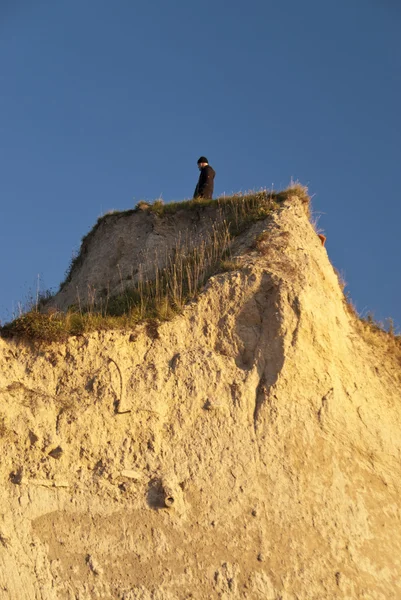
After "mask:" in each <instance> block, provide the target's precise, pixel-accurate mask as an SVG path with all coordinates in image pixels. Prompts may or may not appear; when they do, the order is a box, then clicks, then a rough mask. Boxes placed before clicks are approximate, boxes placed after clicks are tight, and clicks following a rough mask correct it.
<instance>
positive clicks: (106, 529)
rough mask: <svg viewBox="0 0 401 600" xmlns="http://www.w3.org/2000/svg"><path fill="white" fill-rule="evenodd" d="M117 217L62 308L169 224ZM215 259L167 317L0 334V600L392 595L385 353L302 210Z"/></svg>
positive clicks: (396, 364)
mask: <svg viewBox="0 0 401 600" xmlns="http://www.w3.org/2000/svg"><path fill="white" fill-rule="evenodd" d="M135 218H138V224H137V225H135V223H132V222H131V223H130V225H129V226H128V225H127V223H124V217H121V219H122V220H120V224H119V227H120V229H119V232H118V235H117V237H116V236H114V237H113V233H112V229H107V230H106V229H105V232H104V238H102V235H101V233H102V232H101V231H100V229H99V230H98V233H97V235H98V237H97V238H96V244H95V243H94V244H93V246H92V248H88V256H87V260H88V263H85V260H86V257H83V261H82V264H80V266H79V269H78V270H77V271H76V276H77V279H75V281H74V280H73V278H71V281H70V285H66V286H65V287H64V289H63V290H62V291H61V296H59V297H58V299H57V300H58V302H59V305H60V306H61V307H62V308H63V309H65V308H67V306H68V305H69V304H71V302H74V300H73V292H74V293H75V291H76V288H78V289H80V288H79V286H80V285H81V283H80V282H82V292H81V293H82V294H83V290H84V287H85V286H86V285H87V281H88V278H89V279H91V282H92V283H91V285H93V286H94V287H96V286H102V285H104V287H105V286H106V282H105V281H104V279H105V278H107V279H108V280H109V282H110V285H113V286H114V285H115V286H117V287H118V285H121V279H122V278H124V277H125V276H127V277H128V275H129V267H128V265H129V264H132V256H133V255H134V253H135V252H136V250H135V249H134V248H133V245H135V244H137V246H138V248H139V247H140V249H143V248H144V247H146V245H148V247H152V248H154V246H155V245H156V246H157V247H158V248H160V245H158V244H157V240H156V238H155V236H159V238H158V239H160V238H162V237H163V231H164V232H166V231H167V229H168V228H171V229H172V230H177V228H179V229H180V230H182V229H183V226H182V223H183V221H180V222H178V221H176V222H175V221H174V216H171V217H169V219H170V220H169V221H165V222H163V219H162V218H160V220H159V221H158V222H157V228H158V229H157V231H155V228H153V230H152V231H148V229H146V227H145V225H146V219H148V220H149V219H150V217H149V216H147V215H146V214H145V213H143V214H141V215H139V216H138V217H135ZM185 218H188V219H193V218H195V217H194V215H189V216H187V217H185V216H181V217H180V219H185ZM142 221H143V222H144V223H145V225H144V224H143V223H142ZM205 223H206V221H204V222H203V223H202V222H200V225H198V229H199V227H202V226H203V225H204V224H205ZM135 227H137V228H136V229H135ZM191 227H192V224H191ZM160 231H161V232H162V234H160ZM191 231H193V229H192V230H191ZM174 235H175V234H174ZM152 236H153V237H152ZM166 236H167V234H166ZM167 237H168V236H167ZM191 239H192V240H195V242H194V243H196V236H193V237H192V238H191ZM102 240H103V241H102ZM107 248H108V249H109V250H107ZM110 248H113V250H110ZM116 248H119V250H118V252H119V256H118V259H116V258H115V257H114V255H113V257H114V258H111V254H112V252H115V251H116V250H115V249H116ZM127 253H128V254H129V253H131V254H130V256H131V260H130V259H129V256H128V254H127ZM161 254H162V252H161ZM107 256H108V257H109V262H108V263H107V264H108V266H107V271H102V268H103V267H102V265H103V266H104V265H105V261H106V258H107ZM235 256H237V259H236V265H235V268H234V269H233V270H230V271H228V272H225V273H220V274H218V275H215V276H214V277H212V278H211V279H210V280H209V281H208V282H207V284H206V286H205V287H204V289H203V291H202V292H201V293H200V295H199V297H198V298H197V299H196V300H194V301H192V302H191V303H189V304H188V305H187V306H186V307H185V308H184V309H183V311H182V312H181V313H180V314H178V315H177V316H175V317H174V318H173V319H172V320H170V321H166V322H155V321H152V322H151V323H149V322H144V323H142V324H138V325H136V326H135V327H131V328H129V329H123V330H120V331H117V330H115V331H99V332H93V333H90V334H84V335H81V336H76V337H70V338H69V339H68V340H67V341H65V342H57V343H52V344H47V345H43V344H34V343H31V342H29V343H28V342H26V341H24V340H21V339H18V338H15V339H1V338H0V445H1V455H0V456H1V463H0V475H1V479H2V485H1V492H0V598H4V599H10V600H33V599H35V600H73V599H79V600H89V599H92V598H103V599H107V600H111V599H113V600H114V599H121V600H134V599H135V600H137V599H138V600H184V599H189V598H192V599H199V600H209V599H214V598H216V599H217V598H222V599H225V600H228V599H246V600H259V599H260V600H262V599H263V600H323V599H335V598H339V599H340V598H344V599H350V600H351V599H352V600H354V599H357V598H358V599H364V600H368V599H369V600H372V599H375V600H376V599H380V600H389V599H393V598H394V599H396V598H401V520H400V519H401V483H400V482H401V434H400V422H401V393H400V388H401V362H400V361H401V351H400V348H399V344H398V342H397V340H395V339H394V338H391V337H390V336H388V335H386V334H384V333H382V332H380V331H377V332H375V331H373V330H370V329H369V328H367V327H366V326H365V325H363V324H362V323H361V322H360V321H359V320H358V319H357V318H356V317H355V315H353V314H352V311H350V310H349V307H348V306H347V304H346V302H345V301H344V296H343V292H342V290H341V288H340V285H339V282H338V278H337V276H336V274H335V272H334V270H333V267H332V265H331V264H330V261H329V259H328V256H327V252H326V249H325V248H324V247H323V246H322V244H321V243H320V240H319V238H318V237H317V235H316V233H315V231H314V230H313V228H312V226H311V225H310V222H309V219H308V216H307V214H306V210H305V203H304V201H303V200H302V199H299V198H297V197H296V196H292V197H289V198H288V199H287V200H285V201H284V202H283V203H281V204H280V206H279V207H278V208H277V210H275V211H274V212H273V213H272V215H271V216H269V217H268V218H267V219H265V220H264V221H259V222H257V223H255V224H253V225H251V226H250V228H248V229H247V230H245V231H243V232H242V233H241V235H240V236H239V237H238V238H236V241H235V243H234V246H233V247H232V257H231V258H232V260H233V261H234V259H235ZM113 261H114V262H113ZM124 261H125V263H126V265H127V267H126V269H125V267H124V264H125V263H124ZM234 262H235V261H234ZM117 263H118V264H119V265H121V266H120V274H119V273H118V269H117V270H116V264H117ZM121 273H122V275H121ZM134 276H135V274H134V273H132V277H134ZM79 277H81V279H79ZM96 278H97V279H96ZM113 278H114V279H113ZM102 282H103V283H102ZM73 288H75V290H73Z"/></svg>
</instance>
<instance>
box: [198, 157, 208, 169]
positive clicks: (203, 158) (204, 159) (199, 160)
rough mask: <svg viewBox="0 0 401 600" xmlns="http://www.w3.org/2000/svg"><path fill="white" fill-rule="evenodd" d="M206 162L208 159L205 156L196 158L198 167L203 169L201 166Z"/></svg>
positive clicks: (204, 165)
mask: <svg viewBox="0 0 401 600" xmlns="http://www.w3.org/2000/svg"><path fill="white" fill-rule="evenodd" d="M208 164H209V161H208V159H207V158H206V156H201V157H200V158H198V169H203V167H206V165H208Z"/></svg>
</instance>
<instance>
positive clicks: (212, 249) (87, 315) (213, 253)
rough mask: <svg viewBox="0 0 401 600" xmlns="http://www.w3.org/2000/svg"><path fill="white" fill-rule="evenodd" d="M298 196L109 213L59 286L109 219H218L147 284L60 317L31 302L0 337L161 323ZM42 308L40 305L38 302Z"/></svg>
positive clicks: (294, 190) (296, 189)
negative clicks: (214, 215) (189, 213)
mask: <svg viewBox="0 0 401 600" xmlns="http://www.w3.org/2000/svg"><path fill="white" fill-rule="evenodd" d="M291 196H298V197H299V198H301V199H302V200H303V201H305V203H309V196H308V194H307V189H306V188H304V187H303V186H300V185H294V186H291V187H290V188H288V189H286V190H284V191H282V192H270V191H261V192H256V193H250V194H245V195H243V194H238V195H236V196H230V197H222V198H218V199H217V200H202V199H197V200H189V201H185V202H175V203H171V204H166V205H164V204H162V202H160V201H156V202H154V203H153V204H146V207H144V206H143V205H141V204H140V205H139V206H138V207H137V208H136V209H134V210H131V211H124V212H119V213H112V214H108V215H105V216H104V217H102V218H101V219H99V220H98V222H97V223H96V225H95V226H94V228H93V229H92V231H91V232H90V233H88V234H87V235H86V236H85V237H84V238H83V240H82V245H81V252H80V254H79V256H78V257H76V259H75V260H74V261H73V263H72V264H71V266H70V269H69V272H68V274H67V277H66V280H65V282H64V283H63V284H62V285H61V286H60V289H61V288H62V287H63V285H65V284H66V283H67V282H68V281H69V280H71V277H72V272H73V270H74V269H75V268H76V267H78V266H79V263H80V262H82V261H83V258H82V257H83V255H84V254H85V248H86V247H87V244H88V242H89V240H90V238H91V236H93V235H94V233H95V231H96V230H97V229H98V228H99V226H100V225H101V224H102V223H104V222H105V221H106V220H107V219H110V218H121V217H124V216H126V215H129V214H132V213H133V212H135V211H139V210H144V209H145V210H147V211H149V212H151V213H154V214H156V215H157V216H158V217H163V216H164V215H171V214H174V213H176V212H178V211H179V210H195V209H197V210H202V209H204V208H205V207H209V206H216V207H217V208H218V209H219V210H221V211H222V215H223V217H224V218H223V219H222V221H221V223H220V224H219V225H216V226H215V227H214V229H213V231H212V232H211V233H210V236H209V237H208V238H206V239H205V240H203V241H202V242H201V243H200V244H199V246H198V247H195V248H191V249H188V248H183V247H177V248H175V249H174V251H173V253H172V254H171V256H170V257H169V260H168V264H167V265H166V267H165V268H163V269H159V268H158V267H157V265H155V276H154V278H153V279H152V280H148V279H146V276H145V275H143V276H141V269H139V272H140V275H139V278H138V281H137V282H136V283H135V284H132V283H131V285H130V286H129V287H128V286H127V287H125V289H124V291H123V293H121V294H119V295H117V296H113V297H109V296H106V297H102V298H99V299H95V298H93V300H92V301H91V302H90V303H89V304H88V305H85V306H82V305H81V303H80V302H79V301H78V303H77V305H76V306H73V307H71V308H70V309H69V310H68V311H67V312H66V313H65V312H61V311H57V310H49V311H48V312H45V311H44V310H43V308H41V306H40V302H39V303H38V302H36V303H35V306H34V307H31V308H30V309H28V310H27V311H26V312H25V313H24V314H21V315H20V316H19V317H18V318H16V319H14V320H13V321H12V322H11V323H8V324H6V325H4V326H3V327H2V328H1V329H0V333H1V335H2V336H3V337H17V338H22V339H30V340H37V341H42V342H53V341H63V340H66V339H67V338H68V336H70V335H81V334H84V333H88V332H90V331H95V330H107V329H129V328H130V327H132V326H134V325H135V324H138V323H140V322H143V321H146V320H149V319H150V320H152V321H154V320H155V319H156V320H166V319H170V318H172V317H173V316H174V315H175V314H177V313H178V312H180V311H181V310H182V308H183V306H184V305H185V304H186V303H187V302H189V301H190V300H192V299H194V298H196V296H197V295H198V293H199V291H200V289H201V288H202V286H204V284H205V283H206V281H207V280H208V279H209V278H210V277H211V276H212V275H214V274H216V273H218V272H222V271H226V270H229V269H232V268H235V266H236V265H235V264H233V262H232V261H231V260H230V258H231V257H230V244H231V242H232V240H233V239H234V238H235V237H236V236H238V235H239V234H240V233H241V232H243V231H244V230H246V229H247V228H248V227H249V226H250V225H252V223H255V222H256V221H259V220H262V219H265V218H266V217H267V216H268V215H269V214H271V213H272V211H274V210H277V208H278V207H279V206H280V203H281V202H283V201H284V200H286V199H288V198H290V197H291ZM44 304H46V302H44Z"/></svg>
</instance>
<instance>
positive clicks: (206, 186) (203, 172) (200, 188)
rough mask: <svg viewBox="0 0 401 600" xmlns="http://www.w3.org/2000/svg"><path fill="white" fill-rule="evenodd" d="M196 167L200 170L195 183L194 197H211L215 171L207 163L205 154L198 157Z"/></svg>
mask: <svg viewBox="0 0 401 600" xmlns="http://www.w3.org/2000/svg"><path fill="white" fill-rule="evenodd" d="M198 169H199V171H200V175H199V180H198V183H197V184H196V188H195V192H194V198H209V199H212V197H213V188H214V178H215V175H216V173H215V171H214V170H213V169H212V167H211V166H210V165H209V161H208V159H207V158H206V156H201V157H200V158H199V159H198Z"/></svg>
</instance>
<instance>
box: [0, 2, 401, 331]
mask: <svg viewBox="0 0 401 600" xmlns="http://www.w3.org/2000/svg"><path fill="white" fill-rule="evenodd" d="M400 26H401V5H400V3H399V0H337V1H336V2H332V1H331V2H330V1H327V2H322V1H321V0H304V1H303V2H299V0H280V2H276V1H274V2H273V1H270V0H249V2H246V3H245V2H239V1H238V0H231V2H227V1H225V2H223V1H222V0H214V1H213V2H212V1H210V0H204V1H203V2H201V3H195V2H190V1H188V0H185V1H184V0H176V1H175V2H171V3H167V2H162V1H161V0H149V1H147V2H145V1H142V2H136V1H135V0H116V1H115V2H110V1H106V0H96V1H95V0H86V1H85V2H82V0H80V1H78V0H68V2H67V0H60V1H58V2H54V0H38V1H37V2H28V0H2V2H1V4H0V193H1V200H2V202H1V224H2V227H1V236H0V256H1V262H0V281H1V294H0V315H1V318H2V319H3V321H4V320H7V319H9V318H11V316H12V314H13V311H16V309H17V306H18V302H24V300H25V299H26V297H27V296H28V295H29V294H30V292H32V290H33V292H34V291H35V289H36V285H37V279H38V276H39V279H40V287H41V289H47V288H55V289H57V287H58V284H59V283H60V281H61V280H62V279H63V278H64V273H65V271H66V269H67V267H68V264H69V262H70V260H71V256H72V252H73V251H76V250H78V248H79V244H80V239H81V237H82V236H83V235H84V234H85V233H87V231H88V230H89V229H90V228H91V227H92V225H93V224H94V222H95V221H96V219H97V218H98V217H99V216H100V215H101V214H103V213H105V212H106V211H108V210H112V209H120V210H123V209H128V208H132V207H133V206H134V205H135V204H136V203H137V202H138V201H139V200H141V199H148V200H151V199H154V198H157V197H160V196H162V197H163V199H164V201H165V202H168V201H171V200H177V199H184V198H189V197H191V196H192V193H193V189H194V187H195V183H196V180H197V177H198V171H197V168H196V160H197V158H198V156H199V155H201V154H204V155H206V156H207V157H208V158H209V161H210V163H211V164H212V166H213V167H214V168H215V170H216V172H217V176H216V183H215V193H216V194H217V195H219V194H221V193H223V192H225V193H231V192H233V191H234V192H235V191H239V190H242V191H246V190H249V189H259V188H262V187H271V186H272V185H273V184H274V187H275V188H283V187H286V186H287V185H288V183H289V181H290V179H291V178H293V179H298V180H299V181H300V182H301V183H303V184H306V185H308V187H309V190H310V192H311V194H313V195H314V196H313V207H314V210H315V211H316V213H318V214H320V221H319V225H320V227H321V228H323V229H324V230H325V232H326V235H327V237H328V240H327V250H328V253H329V256H330V258H331V260H332V262H333V264H334V265H335V266H336V267H337V268H338V270H339V271H341V272H342V273H343V275H344V277H345V279H346V281H347V283H348V288H347V289H348V291H349V293H350V295H351V297H352V299H353V301H354V303H355V304H356V307H357V309H358V310H359V311H360V312H362V313H363V314H366V312H368V311H373V312H374V314H375V316H376V317H377V318H378V319H384V318H386V317H393V318H394V320H395V322H396V325H397V327H398V328H400V326H401V278H400V257H401V236H400V234H399V228H400V224H401V207H400V204H401V200H400V197H399V196H400V194H399V190H398V183H399V173H400V166H401V142H400V132H401V110H400V107H401V36H400V34H399V31H400Z"/></svg>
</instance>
